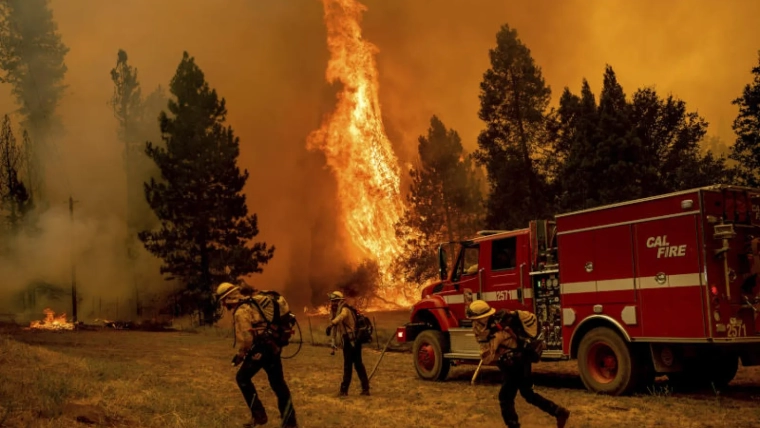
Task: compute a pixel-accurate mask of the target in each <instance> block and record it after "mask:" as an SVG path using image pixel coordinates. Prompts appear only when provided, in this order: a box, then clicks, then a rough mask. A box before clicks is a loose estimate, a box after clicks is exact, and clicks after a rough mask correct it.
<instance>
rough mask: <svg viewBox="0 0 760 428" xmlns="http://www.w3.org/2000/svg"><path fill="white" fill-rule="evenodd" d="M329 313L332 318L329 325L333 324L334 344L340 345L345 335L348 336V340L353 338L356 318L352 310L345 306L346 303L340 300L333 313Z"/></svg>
mask: <svg viewBox="0 0 760 428" xmlns="http://www.w3.org/2000/svg"><path fill="white" fill-rule="evenodd" d="M331 315H332V316H333V318H332V319H331V320H330V325H331V326H333V329H332V337H333V339H335V345H336V346H340V345H342V344H343V337H344V336H346V335H347V336H348V337H349V340H353V337H354V329H355V327H356V319H355V318H354V314H353V312H352V311H351V310H350V309H348V307H347V306H346V303H345V302H341V303H340V304H339V305H338V308H337V309H336V310H335V314H331Z"/></svg>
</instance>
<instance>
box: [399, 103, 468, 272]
mask: <svg viewBox="0 0 760 428" xmlns="http://www.w3.org/2000/svg"><path fill="white" fill-rule="evenodd" d="M418 142H419V145H418V153H419V166H418V167H416V168H412V169H411V171H410V172H409V173H410V175H411V178H412V184H411V189H410V193H409V196H408V197H407V201H408V205H407V208H406V211H405V213H404V217H403V218H402V220H401V221H400V223H399V225H398V227H397V233H398V235H399V236H400V237H402V238H403V239H404V243H405V247H406V248H405V251H404V252H402V254H403V255H402V256H401V257H400V259H399V261H398V263H397V264H396V266H397V268H398V273H401V275H403V277H404V278H405V279H406V280H407V281H408V282H411V283H414V284H421V283H423V282H424V281H425V280H427V279H430V278H433V277H435V276H436V272H437V269H438V268H437V266H438V261H437V257H436V252H435V248H436V246H437V245H438V244H439V243H440V242H442V241H453V240H455V239H464V238H465V237H467V236H468V235H471V234H473V233H475V231H476V230H477V228H478V227H479V226H480V223H481V221H482V219H481V214H480V211H481V206H482V196H481V192H480V182H479V181H478V180H477V178H476V170H475V165H474V163H473V162H472V160H471V159H470V157H469V156H468V155H467V154H466V153H465V151H464V148H463V147H462V141H461V139H460V137H459V134H457V132H456V131H454V130H453V129H446V126H445V125H444V124H443V122H441V120H440V119H438V117H436V116H433V117H432V118H431V119H430V128H429V129H428V132H427V135H426V136H420V137H419V139H418Z"/></svg>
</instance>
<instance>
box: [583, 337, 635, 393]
mask: <svg viewBox="0 0 760 428" xmlns="http://www.w3.org/2000/svg"><path fill="white" fill-rule="evenodd" d="M635 365H636V361H635V359H634V357H633V353H632V352H631V350H630V349H629V347H628V345H627V344H626V343H625V341H624V340H623V339H622V338H621V337H620V336H619V335H618V334H617V333H616V332H615V331H613V330H611V329H609V328H607V327H597V328H594V329H592V330H591V331H589V332H588V333H586V335H585V336H583V339H581V343H580V345H579V347H578V370H579V371H580V374H581V380H583V384H584V385H586V388H588V389H589V390H590V391H593V392H598V393H602V394H609V395H623V394H626V393H628V392H630V391H631V390H632V389H633V388H634V387H635V386H636V373H635V371H636V370H635V367H636V366H635Z"/></svg>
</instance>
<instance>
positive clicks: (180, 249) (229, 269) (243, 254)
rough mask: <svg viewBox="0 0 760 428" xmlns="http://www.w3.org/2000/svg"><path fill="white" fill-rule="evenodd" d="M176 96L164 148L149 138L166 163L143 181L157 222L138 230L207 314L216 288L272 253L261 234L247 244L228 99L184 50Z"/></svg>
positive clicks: (154, 155) (212, 313)
mask: <svg viewBox="0 0 760 428" xmlns="http://www.w3.org/2000/svg"><path fill="white" fill-rule="evenodd" d="M170 91H171V94H172V95H173V96H174V97H175V98H176V99H172V100H170V101H169V103H168V109H169V113H171V115H172V116H171V117H170V116H169V115H167V114H166V113H165V112H161V115H160V118H159V121H160V125H161V132H162V134H163V137H162V139H163V141H164V143H165V144H166V146H165V148H162V147H157V146H155V145H153V144H152V143H150V142H149V143H147V147H146V154H147V155H148V157H150V158H151V159H153V161H154V162H155V163H156V165H157V166H158V169H159V170H160V171H161V180H156V179H153V178H152V179H151V180H150V182H149V183H146V184H145V195H146V198H147V201H148V204H149V205H150V207H151V209H153V211H154V212H155V213H156V215H157V216H158V218H159V219H160V221H161V227H160V228H159V229H158V230H153V231H143V232H140V234H139V238H140V240H141V241H142V242H143V244H144V245H145V248H146V249H147V250H148V251H150V252H151V253H153V254H154V255H156V256H157V257H159V258H161V259H163V265H162V266H161V273H163V274H168V275H169V279H174V278H175V277H176V278H178V279H179V280H180V281H182V282H183V283H184V284H185V286H186V290H185V292H184V294H185V297H189V298H191V299H192V300H193V301H194V302H195V303H196V305H197V307H198V309H199V310H200V311H201V312H202V313H203V315H204V322H206V323H209V322H213V321H215V319H216V317H217V311H216V307H215V305H214V300H213V297H212V296H213V289H214V287H216V285H218V284H219V283H220V282H222V281H237V280H238V279H239V278H240V277H242V276H245V275H247V274H250V273H259V272H262V267H261V265H264V264H266V263H267V262H268V261H269V260H270V259H271V258H272V256H273V255H274V247H273V246H270V247H267V245H266V243H264V242H257V243H254V244H253V245H252V246H250V247H249V246H247V245H246V244H247V243H248V241H249V240H251V239H252V238H254V237H255V236H256V235H258V233H259V230H258V227H257V218H256V214H252V215H249V213H248V207H247V205H246V197H245V195H244V194H242V191H243V186H244V185H245V183H246V181H247V180H248V171H247V170H244V171H243V172H242V173H241V171H240V169H239V168H238V166H237V158H238V155H239V153H240V141H239V139H238V137H236V136H235V135H234V133H233V130H232V128H231V127H229V126H227V127H225V126H224V122H225V121H226V116H227V108H226V106H225V100H224V98H222V99H221V100H220V99H219V98H218V96H217V93H216V90H213V89H211V88H210V87H209V85H208V83H207V82H206V80H205V76H204V74H203V72H202V71H201V69H200V68H199V67H198V66H197V65H196V64H195V59H194V58H192V57H190V56H189V55H188V54H187V52H185V53H184V54H183V57H182V61H181V62H180V64H179V67H177V73H176V74H175V76H174V78H172V81H171V84H170Z"/></svg>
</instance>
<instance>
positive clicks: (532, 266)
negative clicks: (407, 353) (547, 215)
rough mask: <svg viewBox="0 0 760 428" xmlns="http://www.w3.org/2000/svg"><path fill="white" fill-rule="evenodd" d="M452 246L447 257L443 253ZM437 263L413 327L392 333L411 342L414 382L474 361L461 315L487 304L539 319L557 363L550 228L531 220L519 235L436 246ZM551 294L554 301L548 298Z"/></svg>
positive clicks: (489, 234) (494, 234)
mask: <svg viewBox="0 0 760 428" xmlns="http://www.w3.org/2000/svg"><path fill="white" fill-rule="evenodd" d="M452 247H453V249H454V257H453V258H452V257H449V254H448V251H447V248H449V249H451V248H452ZM452 259H453V264H452V265H451V267H450V266H449V265H450V261H451V260H452ZM438 260H439V266H440V270H439V273H440V278H439V280H438V281H436V282H434V283H432V284H430V285H428V286H426V287H425V288H424V289H423V290H422V293H421V299H420V301H418V302H417V303H416V304H415V305H414V306H413V308H412V316H411V321H412V322H411V323H409V324H407V325H406V326H404V327H402V328H399V329H398V330H397V332H396V336H397V337H396V338H397V340H399V341H412V340H414V346H413V353H414V355H415V368H416V370H417V374H418V375H419V376H420V377H422V378H423V379H428V380H441V379H444V378H445V377H446V376H447V374H448V371H449V368H450V366H451V364H452V363H453V364H457V363H472V362H473V361H474V362H477V361H479V360H480V354H479V347H478V344H477V342H476V341H475V339H474V334H473V332H472V324H471V322H470V321H469V320H467V317H466V315H465V310H466V308H467V306H468V305H469V304H470V303H471V302H472V301H473V300H485V301H487V302H488V303H489V305H491V307H493V308H495V309H497V310H499V309H507V310H518V309H519V310H526V311H530V312H536V313H537V316H540V317H543V318H542V321H543V323H542V325H543V327H544V328H545V337H546V339H547V345H548V348H547V351H546V352H545V353H544V355H545V356H546V357H548V358H552V357H553V358H562V340H561V328H560V326H561V325H560V324H559V309H558V308H559V292H558V287H559V282H558V275H557V270H556V268H557V266H556V227H555V225H554V222H552V221H546V220H543V221H541V220H538V221H532V222H531V223H530V226H529V227H528V228H525V229H518V230H512V231H498V230H487V231H481V232H478V236H477V237H475V238H473V239H470V240H465V241H459V242H448V243H445V244H441V245H440V246H439V249H438ZM552 290H555V291H556V296H554V297H553V299H554V300H556V302H552V301H551V300H552V298H550V297H548V294H547V293H549V294H551V291H552ZM545 294H547V296H545ZM536 300H538V302H539V311H538V312H537V311H536ZM552 303H555V304H554V305H552Z"/></svg>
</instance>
